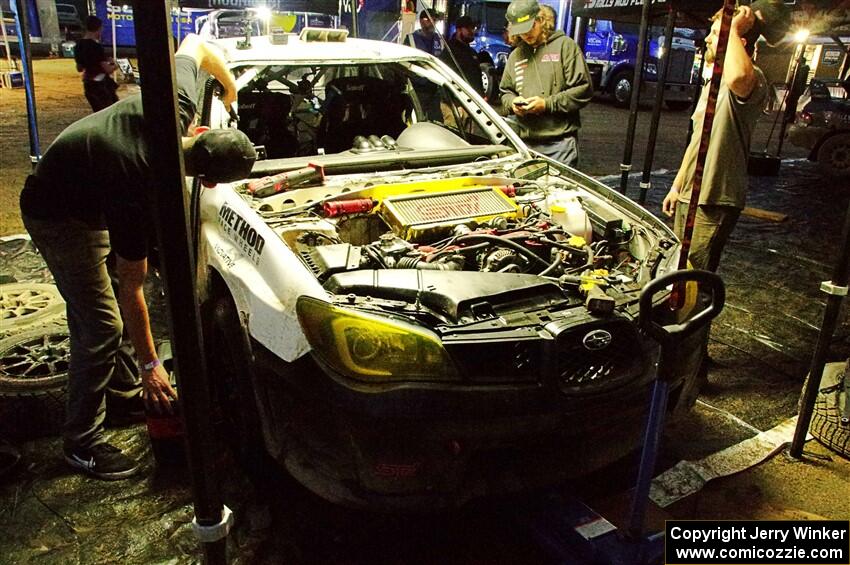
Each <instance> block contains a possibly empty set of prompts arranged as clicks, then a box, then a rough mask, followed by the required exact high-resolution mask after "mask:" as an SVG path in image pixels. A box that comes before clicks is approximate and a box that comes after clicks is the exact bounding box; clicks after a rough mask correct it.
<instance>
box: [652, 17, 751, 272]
mask: <svg viewBox="0 0 850 565" xmlns="http://www.w3.org/2000/svg"><path fill="white" fill-rule="evenodd" d="M754 10H756V11H758V13H759V14H761V11H760V10H759V3H758V2H754V3H753V4H752V7H750V6H742V7H740V8H739V9H738V12H737V13H736V15H735V17H734V18H733V19H732V24H731V28H730V30H729V40H728V44H727V47H726V59H725V63H724V66H723V77H722V80H721V83H720V90H719V91H718V93H717V103H716V106H715V110H714V123H713V126H712V128H711V141H710V143H709V146H708V154H707V155H706V159H705V168H704V170H703V177H702V185H701V189H700V195H699V203H698V204H699V205H698V207H697V211H696V217H695V220H694V231H693V235H692V237H691V248H690V253H689V255H688V258H689V260H690V263H691V265H693V267H694V268H697V269H708V270H710V271H716V270H717V267H718V266H719V264H720V255H721V252H722V251H723V247H724V246H725V244H726V240H727V239H728V237H729V235H730V234H731V233H732V230H733V229H734V227H735V224H736V223H737V221H738V216H739V215H740V213H741V210H742V209H743V208H744V201H745V199H746V194H747V185H748V178H747V159H748V158H749V154H750V139H751V137H752V133H753V129H754V128H755V124H756V120H757V119H758V117H759V116H760V115H761V112H762V108H763V107H764V104H765V101H766V100H767V95H768V87H767V81H766V79H765V77H764V73H762V72H761V70H760V69H759V68H758V67H756V66H755V65H754V64H753V61H752V55H753V52H754V50H755V44H756V40H758V38H759V35H760V31H759V30H760V29H761V19H758V20H757V19H756V13H755V12H754ZM721 14H722V12H718V13H717V14H715V16H714V18H713V19H714V23H713V25H712V26H711V33H710V34H709V35H708V37H707V38H706V40H705V62H706V63H707V64H708V65H709V66H707V68H706V72H707V74H708V76H711V74H710V73H711V72H712V68H713V63H714V59H715V51H716V49H717V37H718V33H719V31H720V19H721V18H720V16H721ZM708 91H709V89H708V88H703V92H702V96H701V97H700V100H699V103H698V105H697V108H696V110H695V111H694V114H693V116H692V117H691V119H692V120H693V125H694V132H693V135H692V136H691V140H690V143H689V145H688V148H687V149H686V150H685V155H684V157H683V159H682V166H681V167H680V168H679V172H678V174H677V175H676V178H675V179H674V180H673V186H672V187H671V188H670V192H669V193H668V194H667V196H666V197H665V198H664V202H663V203H662V205H661V209H662V211H663V212H664V213H665V214H666V215H667V216H674V215H675V218H674V231H675V232H676V234H677V235H678V236H679V237H682V235H683V233H684V229H685V221H686V219H687V214H688V206H689V202H690V200H691V189H692V185H693V180H694V173H695V170H696V162H697V156H698V153H699V146H700V141H701V138H702V125H703V121H704V120H705V109H706V103H707V101H708Z"/></svg>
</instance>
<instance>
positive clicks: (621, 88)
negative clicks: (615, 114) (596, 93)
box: [614, 78, 632, 102]
mask: <svg viewBox="0 0 850 565" xmlns="http://www.w3.org/2000/svg"><path fill="white" fill-rule="evenodd" d="M631 96H632V83H631V82H630V81H629V79H627V78H621V79H620V80H618V81H617V84H616V85H615V86H614V97H615V98H616V99H617V100H619V101H620V102H626V101H628V100H629V99H630V98H631Z"/></svg>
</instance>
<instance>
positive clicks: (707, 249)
mask: <svg viewBox="0 0 850 565" xmlns="http://www.w3.org/2000/svg"><path fill="white" fill-rule="evenodd" d="M740 215H741V209H740V208H735V207H734V206H714V205H707V204H706V205H700V206H697V214H696V218H695V219H694V232H693V235H692V236H691V249H690V253H689V254H688V260H689V261H690V262H691V265H693V267H694V268H695V269H704V270H708V271H717V267H718V266H719V265H720V255H721V254H722V253H723V247H724V246H725V245H726V240H727V239H729V234H731V233H732V230H733V229H735V224H736V223H737V222H738V216H740ZM687 216H688V202H679V203H678V204H677V205H676V216H675V218H674V223H673V231H675V232H676V235H677V236H678V237H679V238H680V239H681V238H682V234H684V232H685V221H686V220H687Z"/></svg>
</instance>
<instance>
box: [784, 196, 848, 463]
mask: <svg viewBox="0 0 850 565" xmlns="http://www.w3.org/2000/svg"><path fill="white" fill-rule="evenodd" d="M841 240H842V241H843V242H844V245H843V246H842V248H841V253H840V254H839V256H838V262H837V263H836V264H835V269H834V270H833V272H832V281H830V282H824V283H823V284H821V290H822V291H823V292H825V293H826V294H828V296H827V299H826V309H825V310H824V313H823V321H822V322H821V329H820V333H819V334H818V341H817V344H815V351H814V353H813V354H812V363H811V366H810V367H809V380H808V381H807V382H806V387H805V388H804V389H803V394H802V396H801V397H800V414H799V415H798V416H797V427H796V429H795V430H794V439H793V440H792V441H791V449H790V453H791V457H796V458H797V459H799V458H800V456H801V455H802V454H803V444H804V443H805V442H806V434H808V433H809V424H811V422H812V413H813V412H814V410H815V401H816V400H817V396H818V389H820V383H821V378H822V377H823V368H824V366H825V365H826V356H827V354H828V353H829V344H830V343H831V342H832V336H833V334H834V333H835V326H836V324H837V323H838V315H839V314H840V313H841V302H842V301H843V299H844V296H845V295H846V294H847V281H848V274H847V268H848V264H850V206H849V207H848V209H847V213H846V215H845V216H844V228H843V230H842V236H841ZM844 401H845V402H850V399H845V400H844Z"/></svg>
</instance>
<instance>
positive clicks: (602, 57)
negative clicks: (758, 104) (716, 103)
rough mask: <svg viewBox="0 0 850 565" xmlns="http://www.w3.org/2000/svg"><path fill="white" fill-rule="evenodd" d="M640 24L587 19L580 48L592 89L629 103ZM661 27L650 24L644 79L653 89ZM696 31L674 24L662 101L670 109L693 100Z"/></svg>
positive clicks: (619, 103) (625, 104)
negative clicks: (585, 61) (591, 82)
mask: <svg viewBox="0 0 850 565" xmlns="http://www.w3.org/2000/svg"><path fill="white" fill-rule="evenodd" d="M639 32H640V26H639V25H638V24H631V23H621V22H613V21H609V20H595V19H590V20H588V24H587V31H586V34H585V36H584V41H583V45H582V50H583V51H584V56H585V59H586V60H587V66H588V68H589V69H590V74H591V76H592V78H593V86H594V90H596V91H597V92H603V93H607V94H609V95H611V96H612V97H613V99H614V101H615V103H616V104H618V105H621V106H628V104H629V102H630V100H631V95H632V81H633V78H634V69H635V61H636V59H637V47H638V37H639ZM663 34H664V30H663V28H661V27H651V28H650V32H649V48H648V51H647V53H646V64H645V66H644V74H643V80H644V81H645V83H644V84H645V85H646V86H647V92H654V89H655V84H656V81H657V78H658V73H659V72H660V68H661V66H660V64H659V59H660V58H661V56H663V49H664V35H663ZM697 39H698V38H697V32H695V31H694V30H691V29H688V28H674V31H673V47H672V54H671V67H670V72H669V73H668V75H667V85H666V92H665V101H666V103H667V106H668V107H670V108H671V109H685V108H687V107H688V106H689V105H690V103H691V101H692V100H693V95H694V92H695V91H696V85H695V84H693V83H694V80H693V78H694V77H693V74H694V73H693V67H694V56H695V54H696V45H697Z"/></svg>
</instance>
